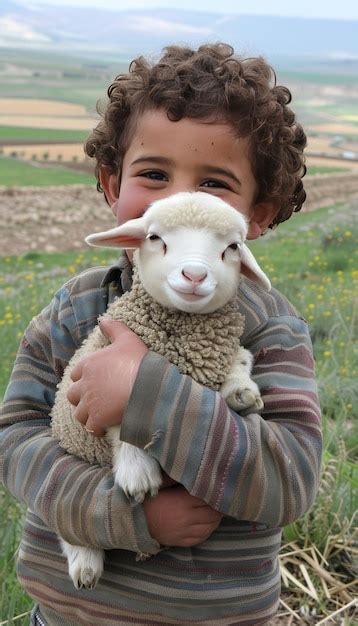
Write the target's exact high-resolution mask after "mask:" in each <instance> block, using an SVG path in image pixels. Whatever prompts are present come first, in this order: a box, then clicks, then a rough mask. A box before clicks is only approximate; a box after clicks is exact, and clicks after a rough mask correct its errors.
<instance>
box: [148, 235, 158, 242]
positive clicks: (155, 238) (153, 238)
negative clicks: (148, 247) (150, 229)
mask: <svg viewBox="0 0 358 626" xmlns="http://www.w3.org/2000/svg"><path fill="white" fill-rule="evenodd" d="M147 239H150V241H157V240H158V239H160V237H159V236H158V235H154V234H149V235H147Z"/></svg>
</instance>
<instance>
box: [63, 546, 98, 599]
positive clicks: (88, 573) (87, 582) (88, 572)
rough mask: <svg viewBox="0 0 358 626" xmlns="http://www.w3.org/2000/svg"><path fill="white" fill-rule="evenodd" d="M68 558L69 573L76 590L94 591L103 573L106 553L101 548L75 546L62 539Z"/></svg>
mask: <svg viewBox="0 0 358 626" xmlns="http://www.w3.org/2000/svg"><path fill="white" fill-rule="evenodd" d="M61 545H62V550H63V552H64V554H65V556H66V557H67V562H68V573H69V575H70V576H71V578H72V580H73V584H74V586H75V587H76V589H82V588H84V589H93V588H94V587H95V586H96V584H97V582H98V580H99V578H100V577H101V575H102V572H103V564H104V551H103V550H101V549H100V548H87V547H85V546H73V545H71V544H70V543H67V541H64V540H63V539H61Z"/></svg>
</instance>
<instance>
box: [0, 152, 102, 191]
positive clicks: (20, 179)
mask: <svg viewBox="0 0 358 626" xmlns="http://www.w3.org/2000/svg"><path fill="white" fill-rule="evenodd" d="M93 183H94V176H93V175H92V174H87V173H86V172H79V171H76V170H71V169H69V168H65V167H60V166H57V165H56V166H54V165H45V164H44V163H43V162H42V163H36V162H32V161H20V160H18V159H16V158H6V157H0V185H4V186H6V187H14V186H18V185H22V186H24V187H25V186H29V185H33V186H39V187H46V186H50V185H77V184H78V185H80V184H83V185H93Z"/></svg>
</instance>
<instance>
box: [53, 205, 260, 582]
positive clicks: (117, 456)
mask: <svg viewBox="0 0 358 626" xmlns="http://www.w3.org/2000/svg"><path fill="white" fill-rule="evenodd" d="M246 231H247V225H246V223H245V221H244V218H243V217H242V216H241V215H240V214H238V213H237V212H236V211H235V210H234V209H232V207H229V206H228V205H227V204H226V203H224V202H223V201H221V200H219V199H218V198H215V197H212V196H210V195H208V194H206V193H205V194H204V193H194V194H188V193H185V194H177V195H176V196H172V197H171V198H167V199H164V200H160V201H158V202H156V203H155V204H154V205H153V206H152V207H151V208H150V209H148V211H146V213H145V214H144V215H143V216H142V218H138V219H137V220H131V221H130V222H127V223H126V224H123V225H122V226H120V227H118V228H117V229H113V230H112V231H108V232H107V233H100V234H99V235H95V236H91V237H90V238H89V241H90V242H91V243H92V241H96V242H99V243H100V244H102V245H110V246H113V244H115V245H119V246H120V247H136V248H138V250H137V251H136V253H135V267H134V272H133V286H132V289H131V291H130V292H128V293H126V294H125V295H124V296H122V297H121V298H119V299H117V300H115V301H114V302H113V303H112V304H111V305H110V306H109V307H108V310H107V312H106V316H108V317H110V318H112V319H117V320H120V321H122V322H124V323H125V324H126V325H127V326H128V327H129V328H130V329H131V330H133V331H134V332H135V333H136V334H137V335H139V336H140V337H141V338H142V339H143V341H144V343H145V344H146V345H147V347H148V348H149V349H151V350H153V351H154V352H157V353H158V354H160V355H162V356H164V357H166V358H168V360H169V361H171V363H173V364H174V365H177V366H178V368H179V370H180V372H181V373H183V374H188V375H190V376H191V377H192V378H194V379H195V380H196V381H197V382H199V383H200V384H202V385H205V386H208V387H210V388H212V389H214V390H220V392H221V393H222V395H223V396H224V397H225V398H226V400H227V402H228V404H229V405H230V406H232V408H234V409H235V410H242V409H245V408H246V409H247V408H248V407H252V409H253V410H254V411H257V410H259V409H261V408H262V406H263V404H262V400H261V398H260V394H259V390H258V388H257V385H256V384H255V383H254V382H253V381H252V380H251V365H252V356H251V354H250V353H249V352H248V351H247V350H245V349H244V348H242V347H240V336H241V334H242V331H243V321H244V320H243V317H242V315H241V314H240V312H239V302H238V297H237V288H238V281H239V276H240V260H241V263H245V264H246V265H247V266H248V267H249V269H250V270H251V272H252V274H253V275H256V277H257V280H258V281H259V282H261V284H263V285H264V286H265V287H266V288H269V281H268V279H267V278H266V277H265V275H264V274H263V273H262V272H261V270H260V268H259V267H258V266H257V264H256V262H255V260H254V259H253V257H252V255H251V253H250V252H249V251H248V249H247V248H246V247H245V245H244V243H243V242H244V239H245V237H246ZM156 233H159V234H156ZM183 236H184V237H185V242H186V246H185V250H183V249H182V248H183V246H182V245H181V246H180V245H179V246H178V240H179V242H180V241H182V239H181V238H182V237H183ZM128 242H130V244H128ZM133 242H134V243H133ZM175 248H177V249H175ZM173 249H174V253H173ZM150 294H151V295H150ZM106 345H108V341H107V340H106V338H105V337H104V336H103V335H102V333H101V331H100V329H99V327H96V328H95V329H94V331H93V332H92V333H91V334H90V335H89V337H88V339H87V340H86V341H85V342H84V343H83V345H82V346H81V348H80V349H79V350H78V351H77V352H76V353H75V355H74V356H73V358H72V359H71V361H70V363H69V365H68V367H67V368H66V370H65V373H64V376H63V379H62V381H61V383H60V385H59V388H58V393H57V395H56V401H55V405H54V407H53V411H52V432H53V435H54V437H56V438H57V439H58V440H59V442H60V445H61V446H62V447H64V448H65V449H66V450H68V452H70V453H72V454H75V455H76V456H79V457H80V458H82V459H84V460H86V461H88V462H89V463H98V464H99V465H102V466H104V465H109V466H113V471H114V474H115V482H116V484H117V485H118V486H120V487H121V488H122V489H123V490H124V491H125V493H127V495H128V496H132V497H134V498H135V499H136V500H137V501H139V502H140V501H142V500H143V499H144V497H145V494H146V493H150V494H151V495H155V494H156V493H157V492H158V489H159V488H160V486H161V481H162V476H161V469H160V466H159V465H158V463H157V461H156V460H155V459H154V458H153V457H151V456H150V455H149V454H147V453H146V452H145V451H144V450H140V449H138V448H135V447H134V446H131V445H129V444H126V443H123V442H121V441H120V437H119V435H120V427H114V428H110V429H109V430H108V432H107V435H106V437H104V438H96V437H94V436H93V435H91V434H90V433H88V431H86V429H85V428H84V427H83V426H82V424H80V423H79V422H78V421H77V420H76V419H75V417H74V409H73V407H72V405H71V404H70V403H69V401H68V400H67V397H66V392H67V389H68V387H69V385H70V383H71V380H70V372H71V371H72V369H73V367H74V365H75V363H76V362H77V361H79V360H80V359H81V358H82V357H84V356H85V355H86V354H87V353H88V352H93V351H96V350H99V349H101V348H103V347H105V346H106ZM62 545H63V548H64V551H65V553H66V555H67V557H68V561H69V572H70V575H71V577H72V579H73V581H74V584H75V586H76V587H80V586H85V587H88V588H91V587H93V586H94V585H95V584H96V582H97V580H98V578H99V576H100V575H101V573H102V569H103V558H104V554H103V551H102V550H98V549H92V548H82V547H78V546H75V547H74V546H71V545H70V544H68V543H66V542H64V541H62Z"/></svg>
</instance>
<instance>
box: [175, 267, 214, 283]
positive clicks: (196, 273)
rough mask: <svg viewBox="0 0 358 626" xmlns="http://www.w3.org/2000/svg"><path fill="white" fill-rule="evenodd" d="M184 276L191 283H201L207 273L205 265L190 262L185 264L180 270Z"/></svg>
mask: <svg viewBox="0 0 358 626" xmlns="http://www.w3.org/2000/svg"><path fill="white" fill-rule="evenodd" d="M181 273H182V275H183V276H184V278H186V279H187V280H189V281H190V282H192V283H202V282H203V280H205V278H206V277H207V275H208V272H207V270H206V267H204V266H203V265H196V264H194V263H190V264H188V265H185V266H184V267H183V269H182V271H181Z"/></svg>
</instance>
